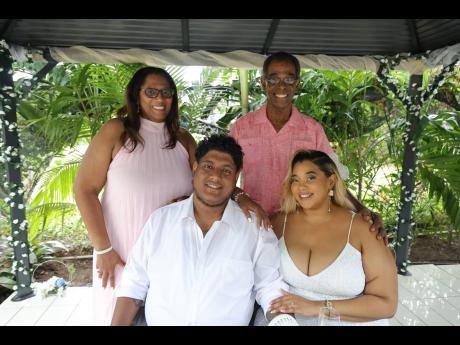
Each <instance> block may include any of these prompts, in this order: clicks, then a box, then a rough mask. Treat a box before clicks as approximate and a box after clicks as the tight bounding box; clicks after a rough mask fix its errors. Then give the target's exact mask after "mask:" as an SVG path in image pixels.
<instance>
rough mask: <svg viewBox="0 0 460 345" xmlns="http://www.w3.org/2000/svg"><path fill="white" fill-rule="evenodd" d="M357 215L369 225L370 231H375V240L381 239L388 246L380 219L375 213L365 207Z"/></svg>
mask: <svg viewBox="0 0 460 345" xmlns="http://www.w3.org/2000/svg"><path fill="white" fill-rule="evenodd" d="M358 213H359V214H360V215H361V216H362V217H363V219H364V220H365V221H366V222H368V223H369V224H371V226H370V227H369V230H370V231H375V230H377V239H379V240H381V239H382V238H383V241H384V242H385V244H386V245H387V246H388V237H387V232H386V231H385V227H384V226H383V222H382V218H381V217H380V216H379V215H378V214H377V213H375V212H372V211H370V210H368V209H367V208H365V207H364V208H362V209H361V210H360V211H359V212H358Z"/></svg>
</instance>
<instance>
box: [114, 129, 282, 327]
mask: <svg viewBox="0 0 460 345" xmlns="http://www.w3.org/2000/svg"><path fill="white" fill-rule="evenodd" d="M195 156H196V162H195V163H194V164H193V187H194V193H193V194H192V196H190V197H189V198H188V199H186V200H183V201H181V202H177V203H174V204H171V205H168V206H165V207H162V208H160V209H158V210H156V211H155V212H153V213H152V215H151V216H150V218H149V220H148V221H147V223H146V224H145V226H144V229H143V231H142V234H141V236H140V237H139V239H138V240H137V242H136V245H135V246H134V248H133V250H132V252H131V255H130V257H129V259H128V261H127V264H126V267H125V269H124V272H123V277H122V281H121V284H120V286H119V288H118V291H117V296H118V299H117V303H116V306H115V311H114V316H113V319H112V325H130V324H131V322H132V320H133V318H134V316H135V315H136V313H137V311H138V309H139V305H140V303H139V302H141V303H142V301H144V300H145V317H146V321H147V324H148V325H248V323H249V321H250V319H251V315H252V312H253V306H254V299H255V300H257V302H258V303H259V304H260V305H261V306H262V308H263V310H264V311H265V314H266V315H267V319H268V320H270V319H272V318H273V317H274V316H275V315H276V314H272V313H270V312H269V307H270V302H271V301H272V300H273V299H275V298H277V297H280V296H281V295H282V294H281V289H284V290H287V285H286V284H285V283H284V282H283V281H282V277H281V276H280V274H279V271H278V268H279V263H280V258H279V251H278V243H277V239H276V236H275V234H274V233H273V231H272V230H269V231H267V230H265V229H259V228H257V227H256V221H255V216H254V215H252V216H253V219H252V223H251V222H248V220H247V218H246V217H245V215H244V213H243V212H242V211H241V209H240V207H239V206H238V205H237V204H236V203H235V202H234V201H233V200H230V196H231V194H232V192H233V189H234V188H235V185H236V181H237V179H238V175H239V173H240V171H241V167H242V157H243V153H242V150H241V147H240V145H238V144H237V143H236V142H235V140H234V139H233V138H231V137H227V136H218V135H214V136H211V137H209V138H207V139H204V140H203V141H202V142H201V143H200V144H199V145H198V147H197V149H196V155H195Z"/></svg>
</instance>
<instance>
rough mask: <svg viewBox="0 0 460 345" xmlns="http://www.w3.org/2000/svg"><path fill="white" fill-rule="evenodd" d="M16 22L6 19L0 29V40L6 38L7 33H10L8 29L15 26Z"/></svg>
mask: <svg viewBox="0 0 460 345" xmlns="http://www.w3.org/2000/svg"><path fill="white" fill-rule="evenodd" d="M15 22H16V19H8V20H7V21H6V22H5V24H3V27H2V29H1V30H0V39H2V38H3V39H5V38H6V35H8V32H9V31H10V29H11V28H12V27H13V25H14V24H15Z"/></svg>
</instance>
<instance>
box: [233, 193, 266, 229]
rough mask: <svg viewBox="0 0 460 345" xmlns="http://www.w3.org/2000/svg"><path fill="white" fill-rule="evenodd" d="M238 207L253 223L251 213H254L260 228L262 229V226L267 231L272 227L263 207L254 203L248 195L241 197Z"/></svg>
mask: <svg viewBox="0 0 460 345" xmlns="http://www.w3.org/2000/svg"><path fill="white" fill-rule="evenodd" d="M238 205H239V206H240V208H241V210H242V211H243V213H244V215H245V216H246V218H247V219H248V221H250V222H251V214H250V213H249V211H252V212H254V213H255V214H256V217H257V227H258V228H260V227H261V225H262V224H263V226H264V228H265V229H269V228H270V227H271V222H270V219H269V218H268V215H267V213H266V212H265V211H264V209H263V208H262V207H260V206H259V204H258V203H256V202H254V201H253V200H252V199H251V198H250V197H248V196H247V195H241V196H240V197H239V198H238Z"/></svg>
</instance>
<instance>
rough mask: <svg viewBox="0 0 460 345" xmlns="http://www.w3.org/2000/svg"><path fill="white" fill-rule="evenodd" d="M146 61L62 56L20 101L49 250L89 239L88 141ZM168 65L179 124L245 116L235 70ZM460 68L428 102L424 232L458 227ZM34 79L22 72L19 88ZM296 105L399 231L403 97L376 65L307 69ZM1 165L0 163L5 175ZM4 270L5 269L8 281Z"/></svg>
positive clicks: (33, 212) (419, 205) (257, 91)
mask: <svg viewBox="0 0 460 345" xmlns="http://www.w3.org/2000/svg"><path fill="white" fill-rule="evenodd" d="M41 67H42V66H41V65H40V64H34V65H19V64H18V65H16V70H22V71H23V72H27V73H34V72H36V71H37V70H39V69H40V68H41ZM140 67H142V65H139V64H135V65H92V64H85V65H75V64H58V65H57V66H56V67H55V68H54V69H53V70H52V71H51V73H49V74H48V75H47V76H46V78H45V79H44V80H42V81H41V82H40V83H39V84H38V86H37V87H36V88H35V89H34V90H33V91H32V92H31V93H30V94H29V96H28V97H27V98H25V99H23V100H22V101H21V102H20V103H19V105H18V115H19V117H18V123H19V127H20V138H21V140H22V143H23V151H22V153H23V154H24V156H25V158H24V166H23V168H22V173H23V181H24V188H25V194H24V196H25V199H26V209H27V218H28V220H29V223H30V230H29V231H30V234H29V240H30V242H31V244H32V248H33V249H34V251H35V252H36V254H38V255H47V254H49V253H51V252H52V247H53V246H56V245H58V244H57V243H56V242H47V241H49V240H54V239H62V238H65V235H66V234H68V233H69V232H70V233H71V234H72V235H71V236H69V238H73V239H75V238H77V240H81V241H84V239H85V238H86V234H85V231H84V228H83V226H82V224H81V221H80V219H79V216H78V212H77V211H76V207H75V202H74V199H73V191H72V183H73V180H74V179H75V176H76V172H77V169H78V165H79V162H80V161H81V158H82V154H83V152H84V150H85V148H86V146H87V144H88V143H89V141H90V140H91V139H92V138H93V137H94V135H95V134H96V133H97V131H98V129H99V128H100V127H101V126H102V124H103V123H104V122H105V121H107V120H108V119H109V118H110V117H112V116H114V113H115V111H116V109H118V108H119V107H120V106H121V104H122V102H123V97H124V94H123V93H124V89H125V86H126V84H127V83H128V81H129V79H130V78H131V76H132V75H133V73H134V72H135V71H136V70H137V69H138V68H140ZM167 69H168V71H169V72H170V73H171V74H172V76H173V78H174V80H175V81H176V83H177V86H178V90H179V94H180V96H181V98H180V102H179V103H180V113H181V125H182V126H183V127H185V128H187V129H188V130H189V131H190V132H191V133H192V134H193V135H194V136H195V137H196V138H197V139H198V140H199V139H200V138H201V136H203V135H206V134H208V133H211V132H215V131H219V132H226V131H227V130H228V129H229V127H230V126H231V123H232V121H233V120H234V119H236V118H238V117H239V116H241V115H242V109H241V105H240V89H241V87H240V81H239V78H238V70H237V69H231V68H204V69H203V72H202V74H201V78H200V80H199V81H196V82H194V83H193V84H192V85H188V84H187V83H186V82H185V81H184V78H183V74H184V68H182V67H171V66H169V67H167ZM248 75H249V78H248V79H249V85H248V87H249V110H254V109H256V108H258V107H260V106H261V105H262V104H263V103H264V102H265V96H264V93H263V91H262V88H261V85H260V82H259V80H258V77H259V76H260V71H258V70H250V71H249V72H248ZM459 76H460V72H458V71H457V72H456V73H455V74H454V75H453V76H452V77H450V79H449V80H448V81H447V83H445V84H444V85H443V87H442V88H441V89H440V92H439V93H438V95H437V97H436V99H434V100H432V101H431V102H430V103H428V104H427V105H425V107H424V108H423V110H422V113H423V115H424V117H423V120H422V126H423V131H420V133H419V146H418V147H419V157H418V166H417V173H418V175H417V185H416V190H417V195H418V198H417V200H416V204H415V208H414V220H415V223H416V225H415V231H416V232H417V233H420V232H421V231H430V230H432V229H433V228H437V227H439V226H440V223H437V221H438V220H440V222H441V223H442V224H441V225H442V227H444V228H446V230H447V232H449V234H450V235H452V234H453V233H456V234H458V233H460V208H459V201H460V154H459V150H460V140H459V138H460V106H459V105H458V102H457V100H458V99H459V96H460V77H459ZM392 77H393V78H394V79H395V80H398V85H399V88H400V89H401V90H406V89H407V87H408V75H407V74H404V73H402V72H394V74H393V75H392ZM432 78H433V75H432V73H426V75H425V76H424V83H425V85H424V87H426V85H427V83H428V82H429V81H430V80H432ZM28 79H29V78H22V79H19V80H18V81H17V84H18V86H20V85H21V84H22V83H24V82H27V80H28ZM295 105H296V106H297V107H298V108H299V110H300V111H302V112H303V113H306V114H309V115H311V116H312V117H314V118H315V119H316V120H318V121H319V122H321V123H322V124H323V126H324V129H325V131H326V134H327V136H328V138H329V139H330V141H331V143H332V145H333V146H334V148H335V149H336V150H337V152H338V154H339V157H340V159H341V161H342V162H344V163H345V164H346V165H347V167H348V169H349V173H350V177H349V180H348V185H349V187H350V189H351V190H352V191H353V193H354V194H355V195H356V196H357V197H358V198H359V199H361V200H363V202H364V203H365V204H366V205H367V206H368V207H369V208H371V209H374V210H376V211H377V212H378V213H380V214H381V215H382V217H383V219H384V222H385V225H386V226H387V228H389V229H390V230H391V229H394V227H395V225H396V223H397V212H398V204H399V193H400V188H399V180H400V175H401V163H402V151H403V140H402V135H403V129H402V127H403V125H404V123H405V121H406V120H405V109H404V107H403V105H402V104H401V103H400V102H399V100H398V99H396V98H394V97H393V95H391V94H385V93H384V92H383V91H382V90H381V89H380V87H379V83H378V82H377V79H376V76H375V74H374V73H370V72H363V71H351V72H350V71H323V70H303V71H302V74H301V87H300V90H299V92H298V95H297V96H296V98H295ZM3 169H4V167H3V166H0V180H1V179H2V178H3V177H2V175H3V174H1V172H2V171H3ZM3 182H4V181H0V197H1V199H0V206H1V214H0V234H3V235H5V236H7V235H8V233H9V227H8V222H7V220H8V212H9V210H8V208H7V207H6V205H5V204H4V202H3V198H4V197H5V196H6V195H7V191H6V190H4V189H3V187H2V186H3ZM442 214H445V215H446V217H442V216H440V215H442ZM449 222H450V224H449ZM438 233H439V232H438ZM76 234H78V235H76ZM3 273H5V272H3ZM3 273H2V272H0V277H2V276H3V277H4V280H5V279H6V278H5V275H4V274H3ZM5 274H6V273H5ZM2 279H3V278H2ZM5 282H6V280H5ZM10 283H11V282H10ZM1 284H2V281H1V280H0V285H1ZM5 285H6V284H5Z"/></svg>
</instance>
